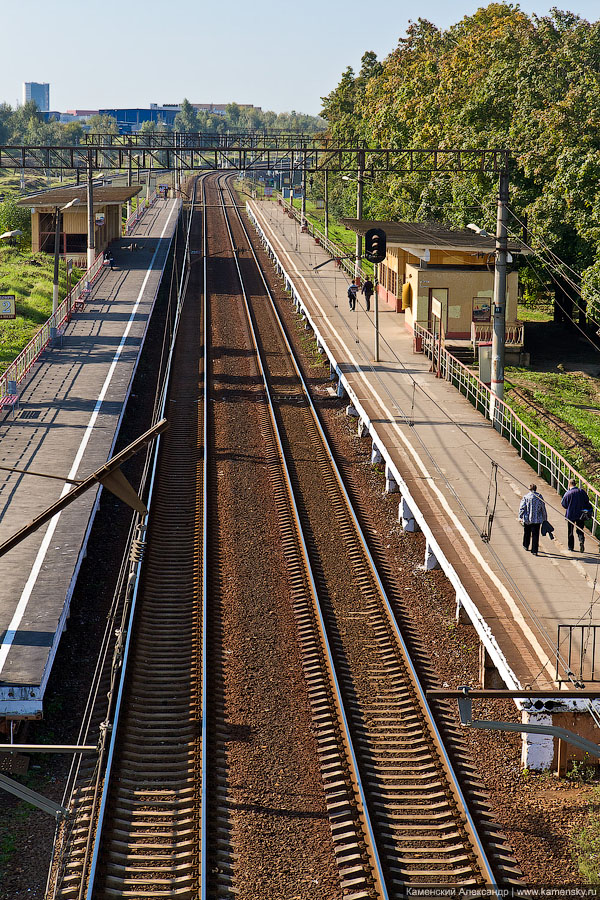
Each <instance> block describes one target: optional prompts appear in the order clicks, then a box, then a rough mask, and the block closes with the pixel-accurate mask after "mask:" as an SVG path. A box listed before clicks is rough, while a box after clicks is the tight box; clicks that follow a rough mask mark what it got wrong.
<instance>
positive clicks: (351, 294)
mask: <svg viewBox="0 0 600 900" xmlns="http://www.w3.org/2000/svg"><path fill="white" fill-rule="evenodd" d="M357 292H358V288H357V286H356V285H355V284H354V283H352V284H351V285H350V287H349V288H348V302H349V304H350V312H354V310H355V309H356V294H357Z"/></svg>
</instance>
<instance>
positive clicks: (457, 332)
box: [342, 219, 527, 357]
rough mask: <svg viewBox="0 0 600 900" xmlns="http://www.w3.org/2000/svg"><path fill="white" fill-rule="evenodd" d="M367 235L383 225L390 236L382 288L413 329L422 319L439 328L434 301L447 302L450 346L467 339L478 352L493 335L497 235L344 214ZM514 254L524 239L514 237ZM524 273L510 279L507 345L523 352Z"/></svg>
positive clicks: (444, 316) (444, 315) (380, 274)
mask: <svg viewBox="0 0 600 900" xmlns="http://www.w3.org/2000/svg"><path fill="white" fill-rule="evenodd" d="M342 222H343V224H344V225H345V226H346V227H347V228H349V229H351V230H352V231H355V232H357V234H362V235H364V234H365V233H366V232H367V231H368V230H369V229H370V228H382V229H383V230H384V231H385V233H386V237H387V254H386V258H385V261H384V262H382V263H380V265H379V266H377V280H378V285H377V291H378V296H379V299H380V300H383V301H384V302H385V303H387V304H388V305H389V306H391V307H392V308H393V309H395V310H396V312H403V313H404V320H405V323H406V328H407V330H408V331H410V332H412V331H413V328H414V324H415V323H418V324H419V325H420V326H421V327H422V328H425V329H427V331H433V315H432V306H433V304H434V301H436V300H437V301H439V303H440V305H441V323H442V324H441V327H442V333H443V336H444V340H445V342H446V345H449V344H450V345H452V344H455V345H457V346H460V345H461V344H467V345H469V347H472V349H473V351H474V352H476V351H477V347H478V345H479V344H480V343H482V342H486V341H489V340H491V336H492V329H493V323H492V300H493V296H494V253H495V247H496V242H495V238H494V237H493V236H492V235H485V232H484V233H483V234H477V233H475V232H473V231H470V230H469V229H466V228H465V229H463V230H460V231H458V230H457V231H452V230H451V229H449V228H445V227H444V226H443V225H438V224H431V223H428V224H425V223H420V222H418V223H417V222H415V223H412V222H378V221H367V220H366V219H342ZM508 250H509V253H510V254H512V255H516V254H519V253H521V254H522V253H526V252H527V251H526V250H525V249H524V248H523V246H522V244H521V243H520V242H518V241H511V242H509V246H508ZM518 287H519V276H518V274H517V272H516V271H512V272H511V271H509V273H508V275H507V279H506V348H507V352H508V353H509V354H511V352H512V353H513V354H514V355H516V356H517V357H518V355H519V353H520V351H521V350H522V349H523V323H522V322H519V321H518V320H517V294H518Z"/></svg>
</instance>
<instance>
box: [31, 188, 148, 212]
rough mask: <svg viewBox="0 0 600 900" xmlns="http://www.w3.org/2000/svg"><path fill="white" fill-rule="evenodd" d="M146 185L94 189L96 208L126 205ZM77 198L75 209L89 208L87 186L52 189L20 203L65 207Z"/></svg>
mask: <svg viewBox="0 0 600 900" xmlns="http://www.w3.org/2000/svg"><path fill="white" fill-rule="evenodd" d="M143 186H144V185H142V184H136V185H132V186H131V187H121V186H115V187H113V185H107V186H106V187H94V206H108V205H109V204H111V203H126V202H127V200H130V199H131V197H135V195H136V194H139V192H140V191H141V190H142V188H143ZM75 198H77V199H78V200H79V203H78V204H77V205H76V206H74V207H72V208H73V209H86V208H87V188H86V186H85V185H82V186H81V187H77V188H72V187H71V188H52V190H49V191H41V192H40V193H39V194H33V195H32V194H30V195H29V196H28V197H23V198H22V199H21V200H19V201H18V204H19V206H65V205H66V204H67V203H70V201H71V200H74V199H75Z"/></svg>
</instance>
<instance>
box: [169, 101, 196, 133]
mask: <svg viewBox="0 0 600 900" xmlns="http://www.w3.org/2000/svg"><path fill="white" fill-rule="evenodd" d="M174 129H175V131H192V132H193V131H199V128H198V117H197V115H196V110H195V109H194V107H193V106H192V104H191V103H190V101H189V100H184V101H183V103H182V104H181V109H180V110H179V112H178V113H177V115H176V116H175V123H174Z"/></svg>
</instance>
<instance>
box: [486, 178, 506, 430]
mask: <svg viewBox="0 0 600 900" xmlns="http://www.w3.org/2000/svg"><path fill="white" fill-rule="evenodd" d="M507 205H508V171H507V170H506V169H505V170H503V171H502V172H501V173H500V188H499V191H498V214H497V219H496V264H495V268H494V330H493V333H492V385H491V390H492V394H493V395H494V397H497V398H498V399H499V400H502V399H503V397H504V345H505V330H506V327H505V322H506V257H507V252H508V246H507V245H508V238H507V227H506V226H507V218H508V208H507ZM492 403H493V398H492ZM490 418H491V419H492V421H493V420H494V416H493V408H492V409H491V410H490Z"/></svg>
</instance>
